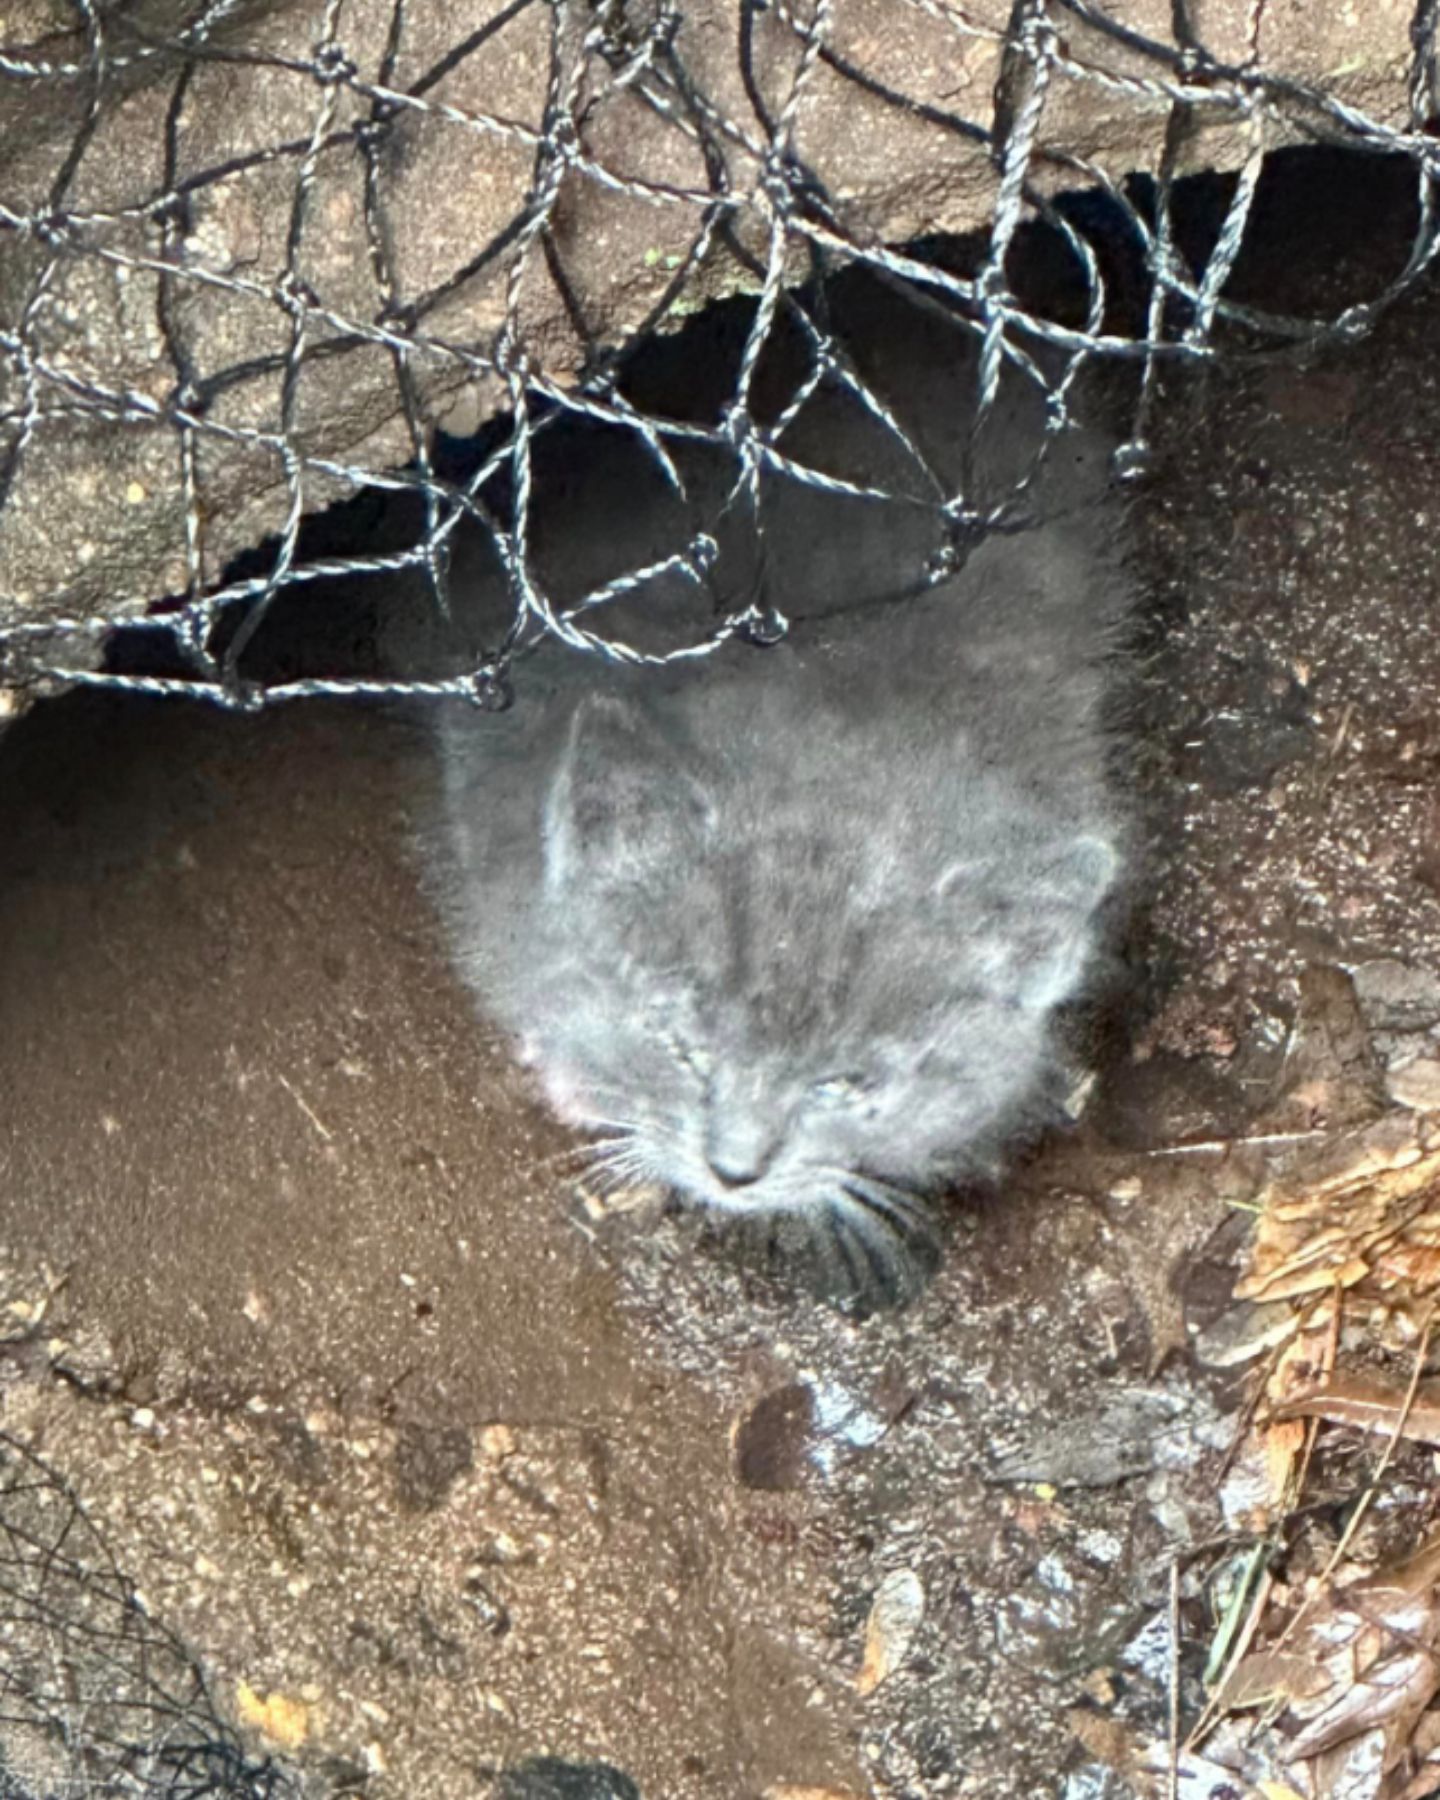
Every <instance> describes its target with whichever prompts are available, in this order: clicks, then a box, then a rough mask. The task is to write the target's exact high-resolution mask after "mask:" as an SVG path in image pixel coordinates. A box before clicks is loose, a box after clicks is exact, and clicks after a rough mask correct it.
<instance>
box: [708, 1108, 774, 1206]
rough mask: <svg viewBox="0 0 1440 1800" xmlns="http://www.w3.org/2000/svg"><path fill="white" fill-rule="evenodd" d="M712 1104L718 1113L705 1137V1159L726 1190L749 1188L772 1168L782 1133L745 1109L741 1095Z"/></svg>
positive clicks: (711, 1121) (715, 1112) (713, 1117)
mask: <svg viewBox="0 0 1440 1800" xmlns="http://www.w3.org/2000/svg"><path fill="white" fill-rule="evenodd" d="M727 1102H728V1105H727ZM712 1104H714V1106H715V1110H714V1112H713V1114H712V1116H711V1119H710V1127H709V1130H708V1131H707V1133H706V1136H705V1160H706V1162H708V1163H709V1165H710V1169H711V1172H712V1173H713V1174H714V1176H715V1177H716V1179H717V1180H718V1181H720V1182H721V1183H722V1184H723V1185H724V1186H725V1187H727V1188H742V1187H749V1186H751V1185H752V1184H753V1183H754V1182H757V1181H758V1180H759V1179H760V1177H761V1176H762V1175H763V1174H764V1173H765V1171H766V1170H767V1169H768V1168H769V1167H770V1164H771V1162H772V1160H773V1159H774V1156H775V1149H776V1145H777V1144H778V1143H779V1137H780V1134H779V1132H778V1130H776V1129H775V1128H774V1127H772V1126H771V1125H770V1124H768V1123H767V1122H766V1121H765V1120H764V1119H762V1118H758V1117H756V1116H755V1114H754V1113H753V1112H751V1111H749V1110H748V1109H744V1110H742V1109H741V1106H740V1098H739V1096H736V1095H730V1096H726V1097H725V1099H723V1100H719V1101H717V1102H714V1103H712ZM731 1107H734V1108H735V1110H733V1111H732V1110H730V1108H731Z"/></svg>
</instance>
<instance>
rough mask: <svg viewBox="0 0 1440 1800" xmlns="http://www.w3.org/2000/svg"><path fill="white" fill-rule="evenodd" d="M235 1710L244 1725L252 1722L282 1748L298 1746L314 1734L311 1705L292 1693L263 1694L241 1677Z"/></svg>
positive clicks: (296, 1747)
mask: <svg viewBox="0 0 1440 1800" xmlns="http://www.w3.org/2000/svg"><path fill="white" fill-rule="evenodd" d="M235 1710H236V1712H237V1713H238V1714H239V1715H240V1722H241V1724H242V1725H249V1726H251V1727H252V1728H253V1729H254V1730H256V1731H258V1732H259V1733H260V1734H261V1735H262V1736H263V1737H267V1738H268V1739H269V1740H270V1742H271V1743H272V1744H278V1745H280V1747H281V1748H282V1749H285V1750H298V1749H299V1747H300V1746H301V1744H303V1743H304V1742H305V1740H306V1738H307V1737H308V1736H309V1735H310V1708H309V1707H308V1706H307V1705H306V1704H305V1702H304V1701H303V1700H292V1699H291V1698H290V1696H289V1695H288V1694H266V1695H265V1696H264V1697H263V1698H262V1697H261V1696H260V1695H259V1694H257V1693H256V1691H255V1689H254V1688H252V1687H251V1686H250V1684H249V1682H248V1681H241V1682H239V1683H237V1684H236V1688H235Z"/></svg>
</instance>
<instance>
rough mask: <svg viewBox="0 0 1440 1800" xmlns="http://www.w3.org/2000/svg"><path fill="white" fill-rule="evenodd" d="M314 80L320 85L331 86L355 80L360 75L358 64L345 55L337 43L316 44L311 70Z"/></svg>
mask: <svg viewBox="0 0 1440 1800" xmlns="http://www.w3.org/2000/svg"><path fill="white" fill-rule="evenodd" d="M311 73H312V74H313V75H314V77H315V79H316V81H318V82H319V83H320V85H321V86H322V87H333V86H334V85H336V84H337V83H339V82H345V83H347V84H348V83H350V82H353V81H357V80H358V79H359V76H360V69H359V65H358V64H357V63H356V62H355V59H354V58H353V57H351V56H347V55H346V53H345V51H344V49H343V48H342V46H341V45H339V44H328V43H326V44H316V46H315V63H314V67H313V68H312V70H311Z"/></svg>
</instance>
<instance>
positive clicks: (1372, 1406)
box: [1270, 1375, 1440, 1444]
mask: <svg viewBox="0 0 1440 1800" xmlns="http://www.w3.org/2000/svg"><path fill="white" fill-rule="evenodd" d="M1405 1394H1406V1390H1405V1389H1404V1388H1402V1387H1395V1386H1393V1385H1392V1384H1391V1383H1389V1382H1384V1381H1377V1380H1376V1379H1375V1378H1374V1377H1373V1376H1368V1375H1336V1376H1333V1377H1332V1378H1331V1379H1330V1380H1329V1381H1326V1382H1322V1383H1321V1384H1320V1385H1319V1386H1318V1387H1315V1388H1312V1389H1310V1390H1309V1391H1308V1392H1307V1393H1302V1394H1296V1395H1294V1396H1293V1397H1292V1398H1291V1399H1288V1400H1284V1401H1282V1402H1281V1403H1280V1404H1279V1405H1278V1406H1276V1407H1275V1408H1274V1409H1273V1411H1272V1412H1271V1415H1270V1416H1271V1418H1272V1419H1274V1420H1276V1421H1277V1422H1278V1421H1280V1420H1283V1419H1329V1420H1331V1421H1332V1422H1333V1423H1334V1424H1337V1425H1353V1426H1355V1427H1356V1428H1357V1429H1358V1430H1361V1431H1378V1432H1383V1433H1385V1435H1386V1436H1389V1437H1393V1436H1394V1435H1395V1430H1396V1427H1397V1425H1398V1426H1399V1428H1400V1436H1401V1437H1406V1438H1413V1439H1414V1440H1415V1441H1416V1442H1417V1443H1422V1444H1440V1381H1422V1382H1421V1383H1420V1384H1419V1386H1418V1387H1417V1388H1416V1390H1415V1397H1414V1400H1413V1402H1412V1404H1411V1405H1410V1407H1409V1409H1408V1411H1407V1409H1406V1406H1405Z"/></svg>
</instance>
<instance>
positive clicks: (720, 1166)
mask: <svg viewBox="0 0 1440 1800" xmlns="http://www.w3.org/2000/svg"><path fill="white" fill-rule="evenodd" d="M707 1160H708V1161H709V1164H710V1173H711V1174H712V1175H714V1176H717V1177H718V1178H719V1180H720V1181H721V1182H722V1183H723V1184H724V1185H725V1186H726V1187H728V1188H739V1187H749V1186H750V1185H751V1183H752V1182H756V1181H758V1180H759V1179H760V1177H761V1176H762V1175H763V1174H764V1173H765V1165H764V1164H763V1163H762V1162H761V1161H760V1159H759V1158H758V1157H753V1156H749V1157H743V1158H742V1157H731V1156H730V1155H728V1154H727V1153H725V1152H717V1151H714V1150H712V1151H710V1153H709V1156H708V1158H707Z"/></svg>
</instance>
